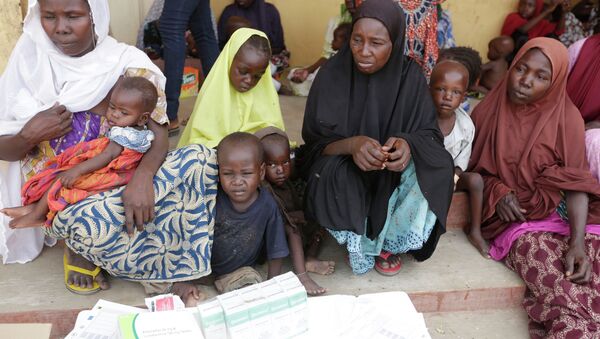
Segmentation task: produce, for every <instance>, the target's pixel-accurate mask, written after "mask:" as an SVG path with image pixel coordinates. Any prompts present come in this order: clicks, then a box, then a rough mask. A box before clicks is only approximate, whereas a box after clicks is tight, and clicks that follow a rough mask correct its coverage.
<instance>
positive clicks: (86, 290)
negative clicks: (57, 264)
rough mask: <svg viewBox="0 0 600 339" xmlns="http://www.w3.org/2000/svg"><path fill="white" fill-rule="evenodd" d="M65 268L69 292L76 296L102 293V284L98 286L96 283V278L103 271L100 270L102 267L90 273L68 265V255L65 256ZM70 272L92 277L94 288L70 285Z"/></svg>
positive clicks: (66, 284)
mask: <svg viewBox="0 0 600 339" xmlns="http://www.w3.org/2000/svg"><path fill="white" fill-rule="evenodd" d="M63 267H64V270H65V286H66V287H67V289H68V290H69V291H71V292H73V293H75V294H81V295H88V294H94V293H96V292H98V291H100V284H98V282H96V277H97V276H98V274H100V272H101V271H102V270H101V269H100V267H96V269H95V270H93V271H90V270H86V269H84V268H81V267H77V266H73V265H69V264H67V255H66V254H65V255H64V256H63ZM69 272H77V273H81V274H85V275H89V276H91V277H92V278H93V279H94V280H93V283H92V288H87V287H79V286H76V285H74V284H69Z"/></svg>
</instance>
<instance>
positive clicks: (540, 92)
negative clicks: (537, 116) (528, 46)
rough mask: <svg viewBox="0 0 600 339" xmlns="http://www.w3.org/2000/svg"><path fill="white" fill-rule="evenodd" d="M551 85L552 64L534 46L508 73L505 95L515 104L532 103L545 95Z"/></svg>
mask: <svg viewBox="0 0 600 339" xmlns="http://www.w3.org/2000/svg"><path fill="white" fill-rule="evenodd" d="M550 85H552V64H551V63H550V60H549V59H548V57H546V55H544V53H542V51H541V50H539V49H537V48H535V49H532V50H530V51H528V52H527V53H525V55H524V56H523V57H522V58H521V60H519V61H518V62H517V63H516V64H515V66H514V67H513V68H512V69H511V70H510V73H509V75H508V89H507V92H508V93H507V95H508V98H509V99H510V101H511V102H512V103H514V104H517V105H526V104H531V103H534V102H536V101H538V100H540V99H541V98H543V97H544V96H545V95H546V92H547V91H548V89H549V88H550Z"/></svg>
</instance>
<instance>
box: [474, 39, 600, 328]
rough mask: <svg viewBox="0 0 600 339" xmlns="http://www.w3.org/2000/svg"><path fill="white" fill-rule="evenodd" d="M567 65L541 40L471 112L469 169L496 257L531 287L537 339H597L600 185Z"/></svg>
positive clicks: (561, 52)
mask: <svg viewBox="0 0 600 339" xmlns="http://www.w3.org/2000/svg"><path fill="white" fill-rule="evenodd" d="M567 73H568V57H567V50H566V48H565V47H564V46H563V45H562V44H561V43H560V42H558V41H556V40H552V39H548V38H536V39H533V40H531V41H529V42H528V43H527V44H525V45H524V46H523V48H522V49H521V50H520V51H519V53H518V54H517V56H516V58H515V60H514V62H513V64H512V66H511V68H510V69H509V72H508V74H507V76H506V77H505V78H504V79H503V80H502V82H501V83H500V84H499V85H498V86H497V87H496V88H495V89H494V90H492V92H490V93H489V94H488V96H486V98H485V100H484V101H483V102H481V104H479V105H478V107H477V108H476V109H475V112H474V113H473V116H472V118H473V122H474V123H475V126H476V135H475V141H474V143H473V154H472V157H471V166H470V167H471V169H470V170H472V171H474V172H478V173H480V174H481V175H482V177H483V178H484V182H485V189H484V197H485V200H486V201H485V202H484V210H483V225H482V233H483V235H484V237H486V238H487V239H490V240H491V246H490V255H491V256H492V257H493V258H494V259H497V260H501V259H504V258H505V259H506V264H507V265H508V266H509V267H510V268H511V269H513V270H514V271H515V272H516V273H517V274H519V275H520V276H521V278H522V279H523V280H524V281H525V284H526V286H527V292H526V293H525V300H524V303H523V305H524V306H525V309H526V310H527V312H528V314H529V317H530V334H531V336H532V337H534V338H538V337H552V338H571V337H572V338H588V337H589V338H591V337H597V335H598V334H600V332H599V331H600V326H599V325H598V324H600V236H599V235H600V225H586V224H587V223H593V224H600V200H599V195H600V184H599V183H598V181H597V180H596V179H595V178H594V177H592V175H591V174H590V171H589V166H588V163H587V160H586V154H585V142H584V138H585V134H584V133H585V131H584V123H583V120H582V118H581V114H580V113H579V111H578V110H577V108H576V107H575V105H574V104H573V103H572V102H571V100H570V99H569V97H568V95H567V92H566V83H567Z"/></svg>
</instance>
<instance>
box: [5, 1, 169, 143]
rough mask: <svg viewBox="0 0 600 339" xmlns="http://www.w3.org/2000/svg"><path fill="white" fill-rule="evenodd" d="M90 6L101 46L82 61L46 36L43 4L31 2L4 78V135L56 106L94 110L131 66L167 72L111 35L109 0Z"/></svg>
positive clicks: (76, 110) (18, 129) (74, 110)
mask: <svg viewBox="0 0 600 339" xmlns="http://www.w3.org/2000/svg"><path fill="white" fill-rule="evenodd" d="M88 3H89V5H90V9H91V12H92V18H93V24H94V31H95V33H96V36H97V38H98V40H97V42H96V44H97V45H96V47H95V48H94V50H93V51H91V52H89V53H87V54H85V55H83V56H81V57H70V56H67V55H65V54H63V53H62V52H61V51H60V50H59V49H58V48H56V46H55V45H54V43H53V42H52V41H51V40H50V39H49V38H48V36H47V35H46V33H45V32H44V30H43V28H42V25H41V22H40V7H39V4H38V1H37V0H30V1H29V11H28V13H27V16H26V17H25V24H24V27H23V34H22V35H21V37H20V39H19V41H18V42H17V45H16V46H15V48H14V50H13V52H12V54H11V56H10V59H9V61H8V65H7V67H6V70H5V72H4V74H3V75H2V77H1V78H0V135H11V134H15V133H17V132H19V131H20V130H21V128H23V126H24V125H25V123H26V122H27V121H29V119H31V118H32V117H33V116H34V115H35V114H37V113H38V112H40V111H42V110H45V109H47V108H50V107H52V105H54V103H56V102H58V103H60V104H62V105H65V106H66V107H67V109H69V110H70V111H72V112H79V111H84V110H88V109H91V108H93V107H95V106H96V105H97V104H98V103H100V101H102V100H103V99H104V98H105V97H106V95H107V93H108V92H109V91H110V89H111V88H112V87H113V85H114V84H115V82H116V81H117V79H118V78H119V76H121V75H122V74H123V73H124V71H125V70H126V69H127V68H146V69H149V70H151V71H153V72H155V73H156V74H162V73H161V72H160V70H159V69H158V68H157V67H156V66H155V65H154V64H153V63H152V62H151V61H150V59H148V57H147V56H146V55H145V54H144V53H143V52H142V51H140V50H138V49H136V48H135V47H132V46H128V45H126V44H123V43H119V42H117V41H116V40H115V39H113V38H112V37H109V36H108V28H109V23H110V14H109V8H108V2H107V0H88ZM162 86H163V87H164V80H163V83H162Z"/></svg>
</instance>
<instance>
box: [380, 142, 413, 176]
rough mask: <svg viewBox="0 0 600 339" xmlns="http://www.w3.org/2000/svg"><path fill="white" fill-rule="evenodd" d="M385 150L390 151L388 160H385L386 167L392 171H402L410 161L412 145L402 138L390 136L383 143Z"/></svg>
mask: <svg viewBox="0 0 600 339" xmlns="http://www.w3.org/2000/svg"><path fill="white" fill-rule="evenodd" d="M383 151H384V152H386V153H388V157H387V160H386V161H385V162H384V164H383V165H384V166H385V168H387V169H388V170H390V171H392V172H402V171H404V170H405V169H406V166H408V163H409V162H410V158H411V155H410V146H409V145H408V142H406V140H404V139H402V138H395V137H392V138H389V139H388V141H387V142H386V143H385V145H383Z"/></svg>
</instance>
